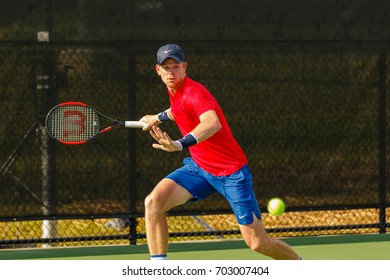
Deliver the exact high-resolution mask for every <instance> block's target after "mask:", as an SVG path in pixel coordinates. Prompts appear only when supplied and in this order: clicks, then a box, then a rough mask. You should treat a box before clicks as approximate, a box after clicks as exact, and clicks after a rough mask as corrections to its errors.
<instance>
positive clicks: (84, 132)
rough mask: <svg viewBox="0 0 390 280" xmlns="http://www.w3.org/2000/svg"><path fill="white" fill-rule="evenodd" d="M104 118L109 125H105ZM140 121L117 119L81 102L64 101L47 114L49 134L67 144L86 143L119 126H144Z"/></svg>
mask: <svg viewBox="0 0 390 280" xmlns="http://www.w3.org/2000/svg"><path fill="white" fill-rule="evenodd" d="M103 120H105V122H107V121H109V124H111V125H109V126H105V127H103V125H102V123H103ZM144 125H145V123H144V122H140V121H117V120H114V119H111V118H109V117H107V116H105V115H103V114H101V113H99V112H98V111H96V110H95V109H93V108H92V107H90V106H88V105H86V104H84V103H81V102H64V103H61V104H58V105H56V106H55V107H53V108H52V109H51V110H50V111H49V113H47V116H46V130H47V132H48V133H49V135H50V136H51V137H52V138H54V139H56V140H58V141H59V142H61V143H62V144H67V145H78V144H84V143H86V142H87V141H89V140H91V139H92V138H94V137H95V136H96V135H98V134H101V133H105V132H107V131H110V130H112V129H114V128H118V127H129V128H142V127H143V126H144Z"/></svg>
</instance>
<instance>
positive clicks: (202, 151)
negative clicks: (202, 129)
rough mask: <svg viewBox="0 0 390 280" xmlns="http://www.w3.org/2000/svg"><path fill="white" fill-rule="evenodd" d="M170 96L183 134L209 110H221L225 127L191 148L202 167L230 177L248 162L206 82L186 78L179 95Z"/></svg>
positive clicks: (191, 152) (210, 171) (173, 110)
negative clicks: (203, 83)
mask: <svg viewBox="0 0 390 280" xmlns="http://www.w3.org/2000/svg"><path fill="white" fill-rule="evenodd" d="M169 96H170V103H171V112H172V115H173V116H174V118H175V122H176V124H177V126H178V127H179V130H180V132H181V133H182V135H183V136H184V135H186V134H188V133H190V132H191V131H192V130H193V129H194V128H195V127H196V126H197V125H198V124H199V122H200V121H199V116H200V115H201V114H203V113H204V112H207V111H209V110H214V111H215V112H216V113H217V116H218V118H219V122H220V123H221V125H222V128H221V129H220V130H219V131H218V132H217V133H215V134H214V135H213V136H211V137H210V138H208V139H206V140H204V141H202V142H200V143H199V144H197V145H194V146H191V147H189V151H190V154H191V157H192V158H193V160H194V161H195V162H196V163H197V164H198V165H199V166H200V167H201V168H202V169H204V170H205V171H207V172H209V173H211V174H213V175H215V176H226V175H230V174H232V173H234V172H236V171H237V170H238V169H240V168H241V167H243V166H244V165H246V164H247V163H248V161H247V158H246V156H245V154H244V152H243V150H242V149H241V147H240V145H239V144H238V143H237V141H236V140H235V139H234V137H233V135H232V132H231V130H230V128H229V126H228V124H227V122H226V119H225V116H224V114H223V112H222V109H221V108H220V107H219V105H218V103H217V101H216V100H215V98H214V97H213V96H212V95H211V93H210V92H209V91H208V90H207V89H206V88H205V87H204V86H203V85H201V84H199V83H197V82H195V81H194V80H192V79H190V78H188V77H186V78H185V79H184V82H183V84H182V85H181V86H180V87H179V88H178V89H177V91H176V92H175V94H174V95H172V94H171V93H170V92H169Z"/></svg>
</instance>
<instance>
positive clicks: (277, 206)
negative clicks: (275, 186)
mask: <svg viewBox="0 0 390 280" xmlns="http://www.w3.org/2000/svg"><path fill="white" fill-rule="evenodd" d="M267 210H268V213H270V214H271V215H272V216H279V215H281V214H283V212H284V210H286V205H285V204H284V202H283V200H281V199H280V198H277V197H275V198H272V199H271V200H270V201H269V202H268V205H267Z"/></svg>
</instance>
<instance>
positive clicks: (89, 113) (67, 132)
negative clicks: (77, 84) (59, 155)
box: [47, 105, 100, 143]
mask: <svg viewBox="0 0 390 280" xmlns="http://www.w3.org/2000/svg"><path fill="white" fill-rule="evenodd" d="M47 128H48V131H49V133H50V134H51V135H52V136H53V137H54V138H56V139H58V140H60V141H63V142H76V143H77V142H83V141H87V140H89V139H91V138H92V137H94V136H95V135H96V134H97V133H98V132H99V130H100V118H99V116H98V114H97V113H96V112H95V111H93V110H92V109H90V108H89V107H85V106H79V105H67V106H58V107H56V108H55V109H53V110H52V111H51V112H50V114H49V116H48V119H47Z"/></svg>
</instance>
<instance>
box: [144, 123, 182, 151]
mask: <svg viewBox="0 0 390 280" xmlns="http://www.w3.org/2000/svg"><path fill="white" fill-rule="evenodd" d="M150 135H151V136H152V137H153V138H154V140H156V141H157V143H154V144H153V148H155V149H159V150H163V151H166V152H177V151H181V150H182V147H181V145H180V143H178V142H176V141H173V140H172V139H171V138H170V137H169V135H168V133H166V132H164V131H162V130H161V129H160V128H159V127H157V126H153V127H152V129H151V130H150Z"/></svg>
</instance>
